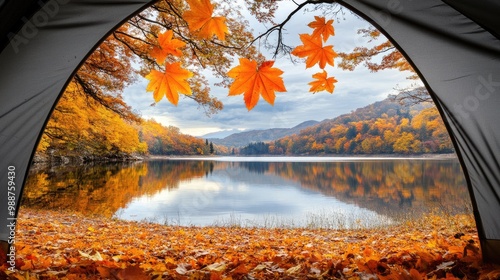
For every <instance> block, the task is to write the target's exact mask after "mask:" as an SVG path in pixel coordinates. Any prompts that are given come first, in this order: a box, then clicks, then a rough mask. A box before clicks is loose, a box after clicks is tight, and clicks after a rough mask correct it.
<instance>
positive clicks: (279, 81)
mask: <svg viewBox="0 0 500 280" xmlns="http://www.w3.org/2000/svg"><path fill="white" fill-rule="evenodd" d="M273 65H274V61H265V62H263V63H262V64H261V65H260V66H257V62H256V61H255V60H249V59H246V58H240V65H238V66H236V67H234V68H232V69H231V70H229V72H228V73H227V74H228V76H229V77H231V78H233V79H234V82H233V83H232V84H231V86H230V87H229V95H239V94H242V93H244V99H245V105H246V106H247V109H248V110H249V111H250V110H252V108H253V107H255V105H257V102H258V101H259V97H260V95H262V98H264V100H266V101H267V102H268V103H269V104H271V105H274V99H275V97H276V95H275V93H274V92H275V91H278V92H285V91H286V88H285V84H284V83H283V78H281V77H280V75H281V74H283V71H281V70H280V69H278V68H273V67H272V66H273Z"/></svg>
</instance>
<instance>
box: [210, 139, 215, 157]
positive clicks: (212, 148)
mask: <svg viewBox="0 0 500 280" xmlns="http://www.w3.org/2000/svg"><path fill="white" fill-rule="evenodd" d="M214 153H215V150H214V143H212V142H210V154H211V155H213V154H214Z"/></svg>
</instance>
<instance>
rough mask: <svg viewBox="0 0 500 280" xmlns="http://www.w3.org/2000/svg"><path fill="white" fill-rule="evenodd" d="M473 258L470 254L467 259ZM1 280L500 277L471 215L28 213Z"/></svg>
mask: <svg viewBox="0 0 500 280" xmlns="http://www.w3.org/2000/svg"><path fill="white" fill-rule="evenodd" d="M464 253H465V254H464ZM16 257H17V260H16V267H15V269H14V272H12V271H11V270H9V269H8V268H9V265H8V264H5V265H3V267H2V268H1V269H0V279H122V280H125V279H136V280H141V279H214V280H215V279H499V278H500V266H493V265H487V264H483V263H482V261H481V256H480V250H479V248H478V240H477V233H476V229H475V225H474V220H473V218H472V217H471V216H452V217H450V216H446V215H430V216H427V217H423V218H422V219H421V220H419V221H411V222H410V221H409V222H405V223H403V224H401V225H396V226H392V227H385V228H378V229H364V230H323V229H293V228H291V229H266V228H241V227H178V226H163V225H159V224H153V223H138V222H126V221H120V220H114V219H104V218H99V217H96V218H88V217H84V216H81V215H79V214H67V213H66V214H65V213H60V212H53V211H40V210H30V209H22V210H21V212H20V216H19V219H18V227H17V232H16Z"/></svg>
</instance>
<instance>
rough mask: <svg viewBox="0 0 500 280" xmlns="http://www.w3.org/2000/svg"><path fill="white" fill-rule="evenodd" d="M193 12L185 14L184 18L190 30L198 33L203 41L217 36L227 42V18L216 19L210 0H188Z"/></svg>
mask: <svg viewBox="0 0 500 280" xmlns="http://www.w3.org/2000/svg"><path fill="white" fill-rule="evenodd" d="M187 2H188V4H189V7H190V8H191V10H189V11H186V12H184V14H183V15H182V17H183V18H184V20H185V21H187V23H188V25H189V30H191V31H197V32H198V33H197V34H198V35H199V36H200V37H201V38H203V39H211V37H212V36H213V35H215V36H216V37H217V38H219V40H222V41H224V40H225V38H226V37H225V33H228V28H227V26H226V24H225V21H226V18H225V17H214V16H213V15H212V14H213V9H214V8H213V5H212V3H210V0H187Z"/></svg>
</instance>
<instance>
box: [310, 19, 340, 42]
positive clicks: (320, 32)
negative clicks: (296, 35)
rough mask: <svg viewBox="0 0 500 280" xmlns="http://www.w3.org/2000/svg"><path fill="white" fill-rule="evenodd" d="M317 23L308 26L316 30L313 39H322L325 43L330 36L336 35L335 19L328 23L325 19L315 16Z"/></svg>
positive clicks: (313, 22)
mask: <svg viewBox="0 0 500 280" xmlns="http://www.w3.org/2000/svg"><path fill="white" fill-rule="evenodd" d="M314 18H315V19H316V20H315V21H312V22H310V23H309V24H308V25H307V26H309V27H311V28H314V31H313V33H312V36H313V37H322V38H323V42H326V40H328V37H330V35H332V36H333V35H335V31H334V29H333V19H331V20H329V21H326V20H325V18H324V17H319V16H314Z"/></svg>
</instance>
